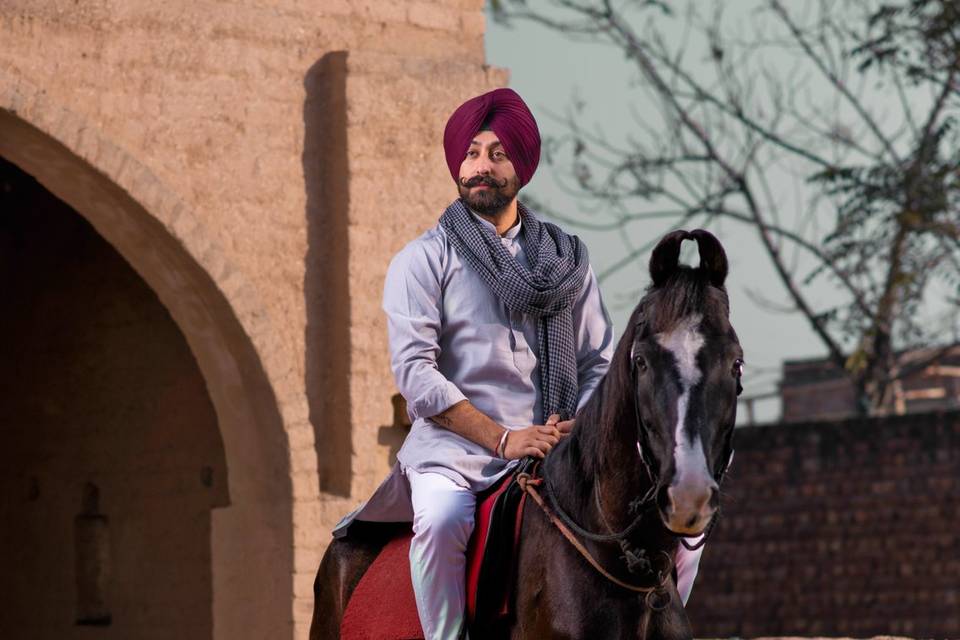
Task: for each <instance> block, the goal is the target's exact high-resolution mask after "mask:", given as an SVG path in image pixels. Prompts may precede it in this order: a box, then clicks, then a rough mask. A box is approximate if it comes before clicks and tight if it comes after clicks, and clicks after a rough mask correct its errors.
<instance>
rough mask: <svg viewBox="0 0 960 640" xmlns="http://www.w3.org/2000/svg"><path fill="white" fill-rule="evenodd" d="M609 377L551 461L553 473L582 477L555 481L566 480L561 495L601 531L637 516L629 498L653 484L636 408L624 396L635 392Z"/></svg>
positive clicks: (558, 475) (631, 498) (624, 525)
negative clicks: (616, 386)
mask: <svg viewBox="0 0 960 640" xmlns="http://www.w3.org/2000/svg"><path fill="white" fill-rule="evenodd" d="M607 382H608V379H607V378H605V379H604V380H603V382H602V383H601V385H600V387H599V388H598V389H597V390H596V392H595V393H594V396H593V397H592V398H591V400H590V401H589V402H588V403H587V405H586V406H585V407H584V409H583V410H582V411H581V412H580V414H579V415H578V416H577V428H576V429H575V430H574V432H573V433H572V434H571V435H570V436H569V437H568V438H567V439H566V440H564V441H563V444H564V445H565V446H563V447H559V449H560V451H558V452H557V453H559V454H560V455H559V456H556V458H557V460H553V459H552V460H551V463H555V464H551V465H550V466H551V475H552V476H553V478H554V479H559V478H576V479H577V481H576V482H572V483H571V482H566V483H557V482H554V483H553V484H554V485H557V484H562V485H563V486H565V488H566V490H565V491H563V494H564V495H561V496H560V497H561V499H562V500H564V503H565V504H569V506H570V507H571V508H572V509H575V510H576V512H577V513H578V514H579V515H580V517H581V518H584V521H590V522H591V524H592V525H593V526H594V527H595V530H597V531H602V530H607V529H609V530H621V529H623V528H625V527H626V526H627V525H628V524H629V523H630V522H631V521H632V520H633V519H634V518H635V517H636V513H634V512H631V510H630V504H631V503H632V502H634V501H636V500H637V499H639V498H641V497H642V496H644V495H645V494H646V493H647V492H648V491H649V490H650V488H651V480H650V478H649V476H648V474H647V471H646V469H645V467H644V466H643V462H642V461H641V460H640V456H639V453H638V451H637V426H636V411H635V409H634V406H633V405H632V404H631V403H629V402H626V401H624V397H626V398H628V399H629V397H630V396H629V395H627V396H624V394H622V393H617V391H618V390H615V389H609V388H608V385H607Z"/></svg>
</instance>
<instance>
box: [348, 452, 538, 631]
mask: <svg viewBox="0 0 960 640" xmlns="http://www.w3.org/2000/svg"><path fill="white" fill-rule="evenodd" d="M535 465H536V462H535V461H533V460H530V459H528V460H525V461H524V462H523V463H522V464H521V465H520V466H519V467H518V468H517V469H516V470H515V471H514V472H513V473H511V474H508V475H507V476H505V477H504V478H503V479H502V480H500V481H499V482H498V483H497V484H496V485H494V486H493V487H491V488H490V489H488V490H487V491H485V492H484V493H482V494H480V495H478V496H477V513H476V520H475V526H474V530H473V535H472V536H471V538H470V542H469V545H468V547H467V571H466V573H467V578H466V579H467V585H466V587H467V589H466V594H467V611H466V614H467V625H468V628H469V629H470V632H471V634H472V635H473V636H474V637H487V636H488V635H489V632H490V630H492V629H495V628H499V627H501V626H502V625H503V624H504V623H505V622H507V621H508V620H509V617H510V614H511V600H512V598H511V596H512V594H511V589H512V586H513V584H514V582H515V581H514V579H513V578H514V571H515V568H516V557H517V549H518V542H519V536H520V525H521V522H522V517H521V516H522V513H523V506H524V503H525V501H526V493H524V491H523V490H522V489H521V488H520V485H519V484H518V483H517V481H516V479H517V476H518V474H520V473H522V472H527V473H530V472H532V471H533V469H532V467H533V466H535ZM411 538H413V532H412V531H411V530H409V529H406V530H403V531H402V532H401V533H399V534H397V535H394V536H393V537H392V538H391V539H390V540H389V542H387V544H386V545H385V546H384V547H383V550H382V551H381V552H380V554H379V555H378V556H377V558H376V559H375V560H374V561H373V563H372V564H371V565H370V568H369V569H367V571H366V573H364V575H363V577H362V578H361V579H360V582H359V583H358V584H357V587H356V589H354V591H353V595H352V596H351V598H350V601H349V603H348V604H347V609H346V611H345V612H344V615H343V620H342V621H341V623H340V638H341V640H422V638H423V630H422V629H421V627H420V618H419V616H418V614H417V606H416V602H415V601H414V596H413V582H412V580H411V577H410V560H409V553H410V540H411Z"/></svg>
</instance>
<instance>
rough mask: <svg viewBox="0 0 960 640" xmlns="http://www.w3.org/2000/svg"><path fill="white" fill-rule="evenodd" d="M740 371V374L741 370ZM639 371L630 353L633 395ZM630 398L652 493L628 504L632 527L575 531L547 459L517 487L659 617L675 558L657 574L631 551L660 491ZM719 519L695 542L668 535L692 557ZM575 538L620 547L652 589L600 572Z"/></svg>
mask: <svg viewBox="0 0 960 640" xmlns="http://www.w3.org/2000/svg"><path fill="white" fill-rule="evenodd" d="M639 328H640V327H638V329H639ZM740 366H741V370H742V365H740ZM637 368H638V367H637V362H636V360H635V359H634V357H633V354H632V349H631V354H630V379H631V381H632V383H633V388H634V389H636V386H637V376H638V371H637ZM740 391H741V386H740V378H739V376H738V379H737V395H739V394H740ZM632 398H633V409H634V418H635V424H636V428H637V440H636V442H637V453H638V455H639V456H640V461H641V463H642V464H643V467H644V469H645V470H646V473H647V477H648V478H649V481H650V488H649V489H648V490H647V492H646V493H645V494H644V495H643V496H641V497H639V498H637V499H635V500H633V501H631V502H630V504H629V507H628V513H636V516H635V517H634V519H633V520H632V521H631V522H630V524H628V525H627V526H626V527H625V528H624V529H622V530H621V531H616V532H614V531H609V527H607V528H608V532H607V533H597V532H594V531H589V530H587V529H585V528H584V527H582V526H581V525H579V524H578V523H577V522H576V521H575V520H574V519H573V517H571V516H570V514H568V513H567V512H566V511H565V510H564V509H563V508H562V507H561V506H560V504H559V503H558V502H557V499H556V491H554V489H553V488H552V487H551V483H550V473H549V467H548V465H549V461H550V456H547V457H546V458H545V459H544V461H543V472H542V475H541V477H540V478H534V477H533V476H532V474H530V473H528V472H526V471H524V472H521V473H519V474H518V479H517V481H518V483H519V484H520V486H521V488H522V489H523V490H524V491H525V492H527V493H529V494H530V495H531V496H532V497H533V498H534V500H535V501H536V502H537V504H538V505H539V506H540V507H541V508H542V509H543V510H544V512H545V513H546V514H547V516H548V518H549V519H550V521H551V522H552V523H553V524H554V525H555V526H556V527H557V528H558V529H560V532H561V533H562V534H563V535H564V537H566V538H567V540H568V541H569V542H570V543H571V544H572V545H573V546H574V547H575V548H576V549H577V551H579V552H580V554H581V555H583V556H584V558H585V559H586V560H587V561H588V562H589V563H590V564H591V565H592V566H593V567H594V568H595V569H596V570H597V571H598V572H599V573H600V574H601V575H603V576H604V577H605V578H607V579H608V580H610V581H611V582H613V583H615V584H617V585H618V586H621V587H623V588H625V589H628V590H631V591H635V592H640V593H646V594H647V596H646V602H647V607H648V609H649V610H653V611H659V610H662V609H664V608H665V607H666V606H667V605H668V604H669V602H670V600H669V597H664V596H665V595H667V594H666V587H665V585H666V582H667V578H668V577H669V576H670V575H671V572H672V570H673V564H674V562H673V558H672V557H671V556H670V555H669V554H667V553H666V552H665V551H661V552H660V553H661V554H663V556H665V557H666V558H667V563H666V566H664V567H662V568H660V569H659V570H657V569H656V567H654V562H653V561H652V560H651V559H650V558H648V557H647V552H646V550H645V549H636V548H635V547H633V546H632V545H630V543H629V540H628V539H629V536H630V534H631V533H633V532H634V531H635V530H636V529H637V527H639V526H640V523H641V522H642V521H643V518H644V516H646V514H647V512H648V511H649V509H650V506H651V505H652V504H653V503H655V501H656V496H657V494H658V493H659V491H660V489H661V487H662V485H661V482H660V481H659V480H658V479H657V476H656V474H654V472H653V469H652V468H651V467H650V463H649V462H648V461H647V457H646V456H645V455H644V445H643V442H645V441H647V435H648V429H647V428H646V425H645V424H644V422H643V419H642V417H641V415H640V405H639V402H637V398H636V394H635V393H634V394H632ZM732 436H733V429H732V427H731V428H730V432H729V434H728V435H727V441H726V443H725V444H724V450H725V454H726V455H725V461H724V464H723V465H720V468H719V469H718V471H717V472H716V473H715V474H714V480H715V481H716V483H717V485H718V486H719V485H720V483H721V482H722V481H723V476H724V474H725V473H726V471H727V469H728V467H729V466H730V462H731V461H732V458H733V447H732ZM648 448H649V447H648ZM541 480H542V484H543V488H544V493H545V494H546V497H547V501H548V502H549V503H550V505H549V507H548V506H547V505H546V504H545V503H544V501H543V499H542V497H541V496H540V495H539V493H538V492H537V490H536V487H537V486H539V485H540V484H541ZM593 481H594V482H593V495H594V499H595V500H596V501H597V510H598V513H599V514H600V517H601V519H602V520H604V524H605V525H606V519H605V518H604V516H603V509H602V504H601V499H600V496H599V486H600V484H599V478H597V477H594V478H593ZM719 517H720V508H719V506H718V507H717V510H716V512H715V513H714V515H713V516H712V517H711V519H710V522H709V523H708V524H707V526H706V528H705V529H704V532H703V533H702V534H697V535H696V536H693V535H685V534H678V533H673V532H670V533H671V534H672V535H674V536H676V537H678V538H680V542H681V544H683V546H684V547H685V548H687V549H689V550H691V551H695V550H697V549H700V548H701V547H703V545H704V544H706V541H707V539H708V538H709V537H710V534H711V533H712V532H713V530H714V527H715V525H716V523H717V521H718V520H719ZM573 533H575V534H576V535H578V536H580V537H581V538H584V539H587V540H590V541H593V542H598V543H611V542H616V543H618V544H619V545H620V548H621V550H622V551H623V552H624V555H623V556H621V559H623V560H624V563H625V564H626V565H627V570H628V571H629V572H630V573H632V574H633V573H639V572H643V573H644V574H645V575H649V576H652V577H653V578H654V579H655V581H654V584H653V586H639V585H631V584H629V583H626V582H623V581H622V580H620V579H618V578H616V577H615V576H613V575H612V574H611V573H610V572H608V571H607V570H606V569H604V568H603V566H602V565H601V564H600V562H599V561H598V560H597V559H596V558H594V557H593V555H592V554H590V552H589V551H588V550H587V549H586V547H584V545H583V544H582V543H581V542H579V541H578V540H577V539H576V538H575V537H574V535H573ZM698 536H702V538H701V539H700V541H698V542H697V543H695V544H690V543H688V542H687V538H693V537H698Z"/></svg>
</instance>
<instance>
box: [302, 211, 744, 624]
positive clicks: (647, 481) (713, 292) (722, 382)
mask: <svg viewBox="0 0 960 640" xmlns="http://www.w3.org/2000/svg"><path fill="white" fill-rule="evenodd" d="M683 240H694V241H696V242H697V244H698V245H699V251H700V266H699V267H698V268H691V267H687V266H684V265H679V264H678V258H679V253H680V245H681V243H682V242H683ZM650 276H651V278H652V281H653V282H652V284H651V286H650V288H649V289H648V291H647V293H646V295H645V296H644V297H643V299H642V300H641V301H640V303H639V304H638V306H637V308H636V309H635V310H634V311H633V314H632V315H631V317H630V321H629V325H628V326H627V327H626V329H625V331H624V333H623V336H622V337H621V339H620V342H619V344H618V345H617V348H616V351H615V353H614V357H613V361H612V362H611V365H610V369H609V371H608V372H607V375H606V376H605V378H604V379H603V381H602V383H601V384H600V386H599V387H598V389H597V391H596V392H595V393H594V395H593V396H592V398H591V399H590V401H588V403H587V404H586V405H585V406H584V407H583V409H582V410H581V411H580V412H579V413H578V415H577V419H576V427H575V428H574V430H573V432H572V433H571V434H570V435H569V436H568V437H566V438H565V439H563V440H562V441H561V442H560V443H559V444H558V445H557V446H556V447H555V448H554V449H553V450H552V451H551V452H550V454H549V455H548V456H547V458H546V460H545V461H544V464H543V476H544V478H543V482H542V484H541V485H540V493H541V494H545V502H546V504H547V505H548V508H549V509H550V510H551V513H552V514H554V518H555V519H557V520H559V521H561V522H565V523H566V526H567V527H568V528H569V529H572V531H573V534H574V535H575V537H577V538H578V540H579V541H580V542H581V543H582V546H583V547H584V548H585V551H586V552H587V553H589V555H591V556H592V557H593V559H594V561H595V562H596V563H597V564H598V565H599V566H600V567H601V569H602V570H603V571H604V572H606V573H607V574H609V577H608V576H604V575H602V573H601V572H600V571H598V570H597V569H596V568H595V567H594V566H591V564H590V563H589V562H588V560H587V559H586V558H585V556H584V555H582V554H581V552H580V551H578V550H577V549H575V548H574V546H573V545H572V544H571V543H570V542H568V540H567V539H565V538H564V537H563V536H562V535H561V533H560V531H559V530H558V528H557V527H556V526H555V525H554V524H553V523H552V522H551V520H550V519H549V518H548V517H547V515H546V514H545V512H544V511H543V510H541V509H539V508H538V507H537V506H536V505H534V504H533V502H528V506H527V508H526V510H525V511H524V514H523V523H522V531H521V543H520V549H519V566H518V571H517V576H516V580H517V582H516V585H515V588H514V590H513V593H514V602H513V605H514V612H515V614H514V616H513V617H512V619H511V620H510V622H509V628H504V629H500V630H490V629H484V630H476V629H472V630H471V635H472V637H474V638H475V639H477V638H480V639H482V638H487V637H509V638H513V639H515V640H519V639H529V640H543V639H546V638H578V639H580V638H582V639H590V640H595V639H610V640H615V639H616V640H620V639H623V640H626V639H628V638H629V639H630V640H636V639H637V638H663V639H671V640H672V639H675V638H677V639H679V638H692V633H691V630H690V625H689V623H688V621H687V617H686V614H685V613H684V609H683V605H682V603H681V600H680V596H679V593H678V591H677V587H676V572H675V570H674V562H675V558H676V554H677V550H678V548H679V545H680V544H681V543H682V541H683V540H684V538H683V537H684V536H687V537H690V536H695V535H697V534H700V533H702V532H704V531H705V530H708V528H709V526H710V525H711V523H712V522H713V520H714V517H715V515H716V513H717V509H718V508H719V483H720V481H721V479H722V476H723V472H724V471H725V468H726V465H727V464H728V462H729V459H730V456H731V453H732V450H733V449H732V439H733V425H734V421H735V417H736V405H737V394H738V393H739V391H740V375H741V371H742V366H743V352H742V350H741V348H740V344H739V342H738V340H737V335H736V333H735V332H734V330H733V327H732V326H731V325H730V321H729V304H728V299H727V294H726V291H725V289H724V281H725V279H726V276H727V259H726V255H725V254H724V251H723V248H722V247H721V246H720V243H719V242H718V241H717V239H716V238H714V237H713V236H712V235H711V234H710V233H708V232H706V231H703V230H697V231H693V232H686V231H676V232H673V233H671V234H669V235H668V236H666V237H665V238H664V239H663V240H661V242H660V243H659V244H658V245H657V247H656V249H654V252H653V256H652V257H651V260H650ZM382 543H383V542H382V539H379V540H378V539H376V536H364V535H363V534H362V533H361V534H360V535H356V536H354V535H351V536H350V537H348V538H347V539H342V540H337V541H334V542H333V543H332V544H331V545H330V548H329V549H328V550H327V553H326V555H325V556H324V559H323V562H322V563H321V565H320V570H319V572H318V574H317V580H316V583H315V586H314V592H315V595H316V603H315V609H314V619H313V627H312V629H311V638H312V639H315V640H321V639H322V640H328V639H331V638H338V637H339V627H340V619H341V617H342V615H343V612H344V609H345V607H346V603H347V601H348V600H349V597H350V594H351V593H352V591H353V589H354V587H355V586H356V584H357V582H358V581H359V579H360V577H361V576H362V575H363V572H364V571H365V570H366V568H367V567H368V566H369V565H370V563H371V562H372V560H373V558H374V557H376V554H377V552H378V551H379V549H380V546H381V545H382ZM610 578H613V580H611V579H610ZM616 582H620V583H622V584H627V585H631V586H633V587H636V589H630V588H626V587H624V586H622V584H617V583H616ZM644 588H648V589H649V590H648V591H640V589H644ZM700 597H709V594H701V595H700Z"/></svg>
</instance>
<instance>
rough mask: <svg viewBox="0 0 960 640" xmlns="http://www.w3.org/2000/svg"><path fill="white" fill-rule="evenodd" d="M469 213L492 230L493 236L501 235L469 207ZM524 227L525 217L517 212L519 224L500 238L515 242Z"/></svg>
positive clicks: (492, 225) (490, 223)
mask: <svg viewBox="0 0 960 640" xmlns="http://www.w3.org/2000/svg"><path fill="white" fill-rule="evenodd" d="M467 211H469V212H470V213H472V214H473V217H474V218H476V219H477V220H478V221H479V222H480V224H482V225H483V226H485V227H486V228H487V229H490V231H492V232H493V235H499V234H498V233H497V228H496V227H495V226H494V224H493V223H492V222H490V221H489V220H487V219H485V218H483V217H481V216H480V215H478V214H477V213H476V212H475V211H474V210H473V209H470V208H469V207H468V208H467ZM522 226H523V216H521V215H520V213H519V212H517V223H516V224H515V225H513V226H512V227H510V228H509V229H507V231H506V232H505V233H504V234H503V235H502V236H500V237H502V238H507V239H509V240H515V239H516V237H517V236H518V235H519V234H520V230H521V227H522Z"/></svg>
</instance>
